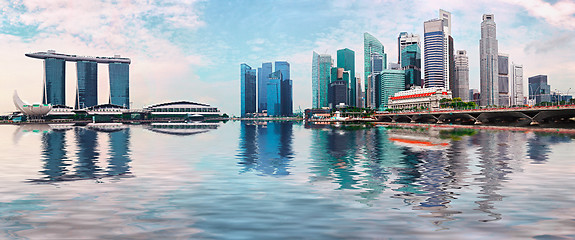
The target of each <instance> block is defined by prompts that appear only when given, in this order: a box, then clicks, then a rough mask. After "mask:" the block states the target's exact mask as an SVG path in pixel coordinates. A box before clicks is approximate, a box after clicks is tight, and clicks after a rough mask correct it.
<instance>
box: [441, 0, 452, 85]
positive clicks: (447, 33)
mask: <svg viewBox="0 0 575 240" xmlns="http://www.w3.org/2000/svg"><path fill="white" fill-rule="evenodd" d="M439 19H441V20H443V33H444V34H443V40H444V42H445V44H444V45H443V48H444V60H445V61H444V71H445V76H446V79H445V86H446V87H449V88H450V90H452V89H451V88H452V87H454V86H453V84H452V83H451V81H452V79H454V78H455V58H454V48H453V37H451V13H450V12H448V11H445V10H443V9H439Z"/></svg>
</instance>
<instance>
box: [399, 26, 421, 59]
mask: <svg viewBox="0 0 575 240" xmlns="http://www.w3.org/2000/svg"><path fill="white" fill-rule="evenodd" d="M412 44H417V46H419V48H421V41H420V39H419V35H417V34H413V33H407V32H401V33H400V34H399V37H397V50H398V53H397V54H398V55H397V63H399V64H401V65H403V63H402V58H403V57H402V54H403V49H405V48H406V47H407V46H409V45H412ZM420 68H421V66H420Z"/></svg>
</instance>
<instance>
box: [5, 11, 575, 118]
mask: <svg viewBox="0 0 575 240" xmlns="http://www.w3.org/2000/svg"><path fill="white" fill-rule="evenodd" d="M487 3H488V4H487ZM41 4H42V3H41V2H28V1H23V2H16V3H8V2H1V3H0V6H2V12H3V16H2V18H3V21H2V32H0V34H1V35H2V36H0V41H1V42H2V44H0V45H1V46H2V47H1V49H2V51H3V52H4V55H5V58H3V59H2V60H0V61H2V62H0V64H2V66H4V69H5V70H4V71H2V73H0V78H1V79H2V80H0V83H1V87H0V91H1V92H0V96H2V98H1V99H0V111H1V112H3V113H8V112H12V111H14V110H15V109H14V107H13V106H12V104H11V101H10V96H11V93H12V92H13V91H14V90H15V89H16V90H18V92H19V93H20V95H21V96H22V98H24V99H29V100H30V101H31V102H41V91H42V75H43V73H42V70H43V68H42V66H41V63H40V62H37V61H34V60H32V59H26V57H24V56H23V55H24V53H27V52H32V51H36V50H45V49H54V50H56V51H58V52H74V53H78V54H82V55H105V56H113V55H114V54H121V55H122V56H130V58H132V59H133V61H134V63H133V64H132V66H131V69H130V71H131V73H130V80H131V82H130V88H131V95H130V98H131V100H132V101H133V102H134V104H133V107H134V108H141V107H142V106H145V105H149V104H152V103H155V102H164V101H169V100H191V101H196V102H204V103H209V104H211V105H214V106H218V107H220V108H221V109H222V111H223V112H228V113H230V115H239V112H240V111H239V104H237V102H236V100H235V99H239V94H240V93H239V91H238V89H239V82H240V81H239V78H238V74H237V72H238V70H237V66H238V65H239V64H240V63H243V62H246V63H247V64H249V65H250V66H256V67H257V66H259V64H261V63H262V62H270V61H271V60H275V59H277V60H286V61H288V62H290V63H291V75H292V76H291V79H293V84H294V86H293V89H294V97H293V98H294V106H293V107H294V110H297V109H298V107H301V109H305V108H309V107H311V106H312V102H311V99H312V98H311V94H312V91H311V62H312V59H311V57H310V56H311V55H312V52H313V51H314V50H316V51H317V52H318V53H320V54H323V53H328V54H330V55H332V57H334V56H335V53H336V51H337V50H338V49H343V48H349V49H351V50H353V51H355V52H356V56H355V59H356V61H355V69H357V70H358V71H356V74H355V75H358V74H359V76H360V77H361V82H364V81H365V79H363V72H362V71H361V70H363V69H364V67H363V61H359V60H360V59H364V58H363V51H361V50H362V49H363V33H364V32H369V33H370V34H372V35H373V36H375V37H377V38H378V39H379V40H380V41H381V42H382V44H383V45H384V47H385V48H386V53H387V54H388V57H387V58H388V59H392V60H393V59H397V58H398V56H397V52H398V50H397V49H396V48H397V47H396V46H397V35H398V34H399V33H400V32H404V31H405V32H409V33H413V34H418V35H420V36H423V22H424V21H427V20H429V19H432V18H435V17H436V16H437V10H438V9H440V8H441V9H444V10H446V11H448V12H451V25H452V26H451V36H452V37H453V39H454V47H455V49H456V50H459V49H461V50H466V51H467V52H468V57H469V66H470V71H469V80H470V84H469V86H470V88H479V44H478V39H479V38H480V31H479V29H480V24H481V16H482V14H485V13H489V14H494V15H495V16H496V17H497V19H496V21H497V31H498V32H497V38H498V41H499V49H500V51H501V52H505V53H508V54H509V55H510V59H509V61H510V63H511V62H514V63H516V64H520V65H523V68H524V73H523V76H524V77H523V78H524V81H526V80H527V78H529V77H532V76H536V75H539V74H541V75H547V76H548V83H549V84H550V85H551V86H552V89H551V90H552V91H554V90H555V89H558V90H559V91H562V92H565V91H567V89H569V88H570V87H573V83H572V82H573V79H574V78H575V69H565V68H562V67H559V66H573V65H574V64H575V60H574V59H575V57H574V56H575V53H571V52H569V51H564V49H573V48H575V41H574V40H573V39H574V38H575V36H574V35H575V34H573V29H575V21H574V20H575V16H574V13H575V7H574V6H575V4H573V3H572V2H568V1H553V2H551V3H547V2H544V1H536V0H532V1H521V2H511V1H489V2H487V1H476V2H472V3H459V2H453V1H427V2H399V1H397V2H380V3H377V2H376V3H374V2H352V3H348V2H344V1H335V2H331V1H326V2H313V3H305V2H295V3H294V2H287V1H286V2H281V1H280V2H273V3H270V2H261V4H255V5H254V6H251V5H250V7H253V9H251V10H250V11H252V12H259V13H264V14H261V15H258V16H255V15H254V14H244V13H241V14H240V13H235V12H242V11H236V10H235V11H230V9H237V8H241V9H244V8H246V7H248V6H241V5H242V4H239V3H234V2H232V3H227V4H221V3H219V2H213V1H211V2H210V1H201V2H196V1H193V2H181V3H180V2H176V3H173V2H172V3H160V2H154V1H152V2H149V3H145V4H143V3H130V2H121V3H118V4H120V5H117V4H114V3H107V2H106V3H102V2H96V1H94V2H89V3H83V4H81V5H80V4H74V3H73V2H72V1H60V2H58V3H57V4H50V6H47V5H46V6H43V5H41ZM93 9H100V10H99V11H93ZM221 12H229V13H230V14H225V16H223V15H221V14H219V13H221ZM70 16H78V17H74V18H71V17H70ZM94 19H97V20H94ZM229 19H236V21H234V22H230V21H229ZM302 26H303V27H302ZM257 28H260V29H262V30H261V31H255V30H254V29H257ZM192 43H193V44H192ZM66 65H68V66H67V67H66V68H67V69H69V71H67V72H66V78H67V79H75V78H76V76H75V74H76V73H75V71H70V69H72V70H75V66H73V65H70V63H66ZM106 70H107V69H105V68H99V69H98V86H99V88H98V91H99V92H100V91H101V92H108V91H109V89H108V88H109V87H108V86H106V85H108V84H109V83H108V79H107V78H108V77H109V76H108V74H107V72H106ZM352 77H355V76H352ZM523 85H524V86H523V87H524V92H525V93H527V92H528V91H527V89H526V88H527V83H524V84H523ZM75 89H76V86H75V84H67V85H66V91H65V92H66V99H67V100H68V102H69V101H71V100H72V99H74V97H75V94H76V93H75ZM571 93H572V92H571ZM222 96H225V97H222ZM98 102H99V103H102V102H108V99H107V96H102V94H100V95H99V99H98ZM72 104H73V103H72ZM72 104H70V103H68V105H72Z"/></svg>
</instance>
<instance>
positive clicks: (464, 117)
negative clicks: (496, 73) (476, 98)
mask: <svg viewBox="0 0 575 240" xmlns="http://www.w3.org/2000/svg"><path fill="white" fill-rule="evenodd" d="M375 117H376V118H377V119H378V121H383V122H412V123H458V124H466V123H467V124H483V123H499V122H518V123H525V124H531V125H537V124H540V123H547V122H556V121H569V119H570V118H573V117H575V105H562V106H549V107H526V108H483V109H470V110H445V111H418V112H398V113H378V114H376V115H375Z"/></svg>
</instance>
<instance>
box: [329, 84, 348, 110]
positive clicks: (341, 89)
mask: <svg viewBox="0 0 575 240" xmlns="http://www.w3.org/2000/svg"><path fill="white" fill-rule="evenodd" d="M348 94H349V89H348V86H347V83H346V82H345V81H343V80H337V81H334V82H331V83H330V84H329V90H328V102H329V104H328V106H329V107H330V108H335V107H336V106H337V105H340V104H344V105H347V99H348V96H347V95H348Z"/></svg>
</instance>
